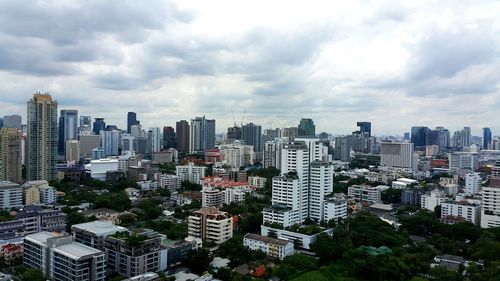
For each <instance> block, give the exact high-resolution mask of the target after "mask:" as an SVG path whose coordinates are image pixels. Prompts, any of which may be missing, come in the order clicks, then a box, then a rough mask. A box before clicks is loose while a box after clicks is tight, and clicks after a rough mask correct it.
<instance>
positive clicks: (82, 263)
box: [23, 232, 106, 281]
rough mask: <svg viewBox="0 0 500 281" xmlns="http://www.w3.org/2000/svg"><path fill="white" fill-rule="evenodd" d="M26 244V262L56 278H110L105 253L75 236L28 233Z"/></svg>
mask: <svg viewBox="0 0 500 281" xmlns="http://www.w3.org/2000/svg"><path fill="white" fill-rule="evenodd" d="M23 245H24V256H23V262H24V265H25V266H26V267H30V268H35V269H39V270H41V271H43V273H44V275H45V276H48V277H49V278H50V279H52V280H54V281H70V280H89V281H104V280H106V272H105V271H106V263H105V255H104V253H103V252H102V251H100V250H97V249H94V248H92V247H89V246H85V245H83V244H80V243H77V242H73V240H72V238H71V237H62V236H56V235H54V234H52V233H49V232H39V233H36V234H31V235H28V236H26V237H25V238H24V241H23Z"/></svg>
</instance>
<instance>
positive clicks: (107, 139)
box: [100, 130, 122, 156]
mask: <svg viewBox="0 0 500 281" xmlns="http://www.w3.org/2000/svg"><path fill="white" fill-rule="evenodd" d="M121 133H122V132H121V131H117V130H113V131H101V134H100V135H101V147H102V148H104V155H105V156H111V155H114V156H116V155H119V146H120V137H121Z"/></svg>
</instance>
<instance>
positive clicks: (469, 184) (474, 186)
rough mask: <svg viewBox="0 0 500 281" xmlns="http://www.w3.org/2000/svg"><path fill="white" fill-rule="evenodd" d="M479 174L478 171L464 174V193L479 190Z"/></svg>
mask: <svg viewBox="0 0 500 281" xmlns="http://www.w3.org/2000/svg"><path fill="white" fill-rule="evenodd" d="M480 187H481V175H480V174H479V173H467V174H465V194H467V195H473V194H476V193H478V192H479V188H480Z"/></svg>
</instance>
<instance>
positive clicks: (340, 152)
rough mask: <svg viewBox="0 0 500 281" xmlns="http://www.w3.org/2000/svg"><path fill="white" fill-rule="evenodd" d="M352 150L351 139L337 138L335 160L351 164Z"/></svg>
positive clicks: (346, 137)
mask: <svg viewBox="0 0 500 281" xmlns="http://www.w3.org/2000/svg"><path fill="white" fill-rule="evenodd" d="M351 149H352V142H351V138H350V137H348V136H345V137H336V138H335V160H340V161H342V162H350V161H351Z"/></svg>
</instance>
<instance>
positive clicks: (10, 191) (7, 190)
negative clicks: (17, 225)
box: [0, 181, 23, 209]
mask: <svg viewBox="0 0 500 281" xmlns="http://www.w3.org/2000/svg"><path fill="white" fill-rule="evenodd" d="M22 206H23V188H22V187H21V186H20V185H19V184H17V183H12V182H10V181H0V209H12V208H20V207H22Z"/></svg>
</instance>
